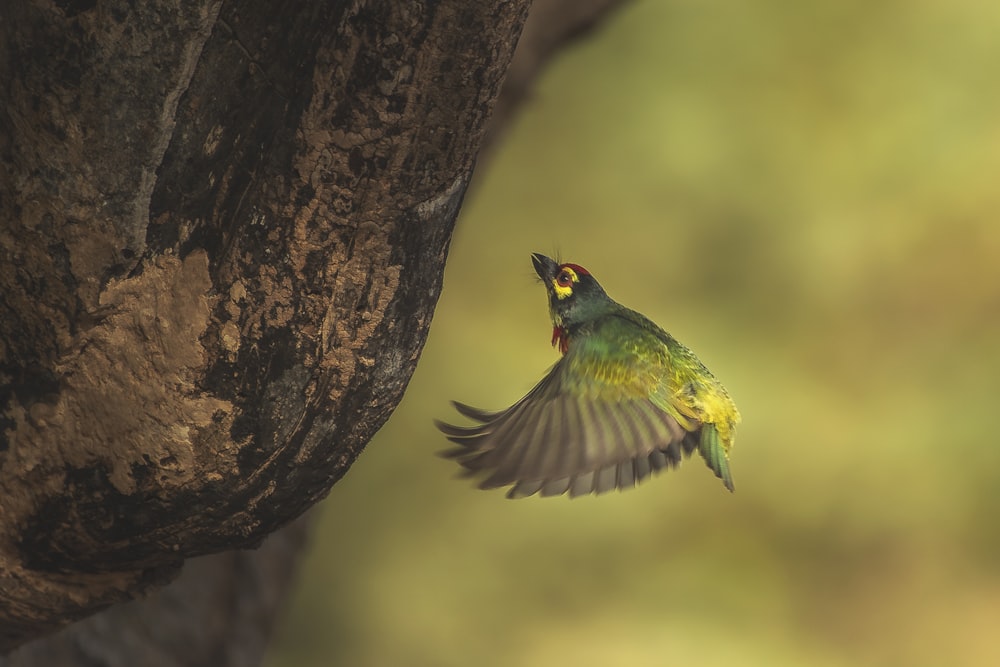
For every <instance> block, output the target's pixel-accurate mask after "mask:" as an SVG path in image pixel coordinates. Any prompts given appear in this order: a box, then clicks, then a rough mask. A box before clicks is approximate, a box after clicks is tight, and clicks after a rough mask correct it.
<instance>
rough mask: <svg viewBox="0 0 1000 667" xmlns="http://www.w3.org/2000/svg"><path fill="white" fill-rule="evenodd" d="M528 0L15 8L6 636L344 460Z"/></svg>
mask: <svg viewBox="0 0 1000 667" xmlns="http://www.w3.org/2000/svg"><path fill="white" fill-rule="evenodd" d="M526 9H527V6H526V1H524V0H522V1H521V2H499V1H495V0H494V1H487V0H480V1H478V2H469V1H467V0H451V1H441V2H428V3H397V2H389V1H384V2H369V3H363V2H303V3H297V4H293V5H289V4H286V3H274V2H269V1H264V0H244V1H241V2H227V3H219V2H207V1H205V0H160V1H159V2H155V1H154V2H148V3H145V2H144V3H130V2H127V1H125V0H110V1H108V2H71V3H54V2H48V1H45V0H12V1H11V2H9V3H5V4H4V6H3V9H2V10H0V11H2V12H3V20H2V23H0V30H2V35H0V41H2V43H3V44H4V47H5V48H4V52H3V59H2V62H0V77H2V79H3V81H4V82H5V89H6V90H8V91H10V94H9V95H8V96H7V97H6V98H5V99H4V100H3V108H2V110H0V113H2V114H3V127H4V129H5V130H6V131H5V132H4V133H3V137H2V139H0V141H2V144H0V162H2V164H3V165H4V169H3V173H2V174H0V179H2V180H0V193H2V198H0V216H2V218H0V219H2V220H3V227H2V231H0V234H2V236H0V252H2V253H3V255H2V256H3V258H4V261H3V264H4V266H5V267H6V270H5V271H4V272H3V274H2V276H0V294H2V305H0V308H2V314H0V341H2V345H3V348H2V362H0V363H2V371H3V374H4V377H3V383H4V386H5V394H4V396H3V406H2V415H3V420H4V423H3V430H2V441H0V498H3V513H2V515H0V646H3V647H7V648H9V647H11V646H14V645H16V644H17V643H19V642H21V641H23V640H24V639H26V638H30V637H32V636H35V635H37V634H38V633H39V632H42V631H44V630H46V629H49V628H52V627H53V626H54V625H57V624H59V623H63V622H65V621H67V620H69V619H71V618H75V617H80V616H83V615H86V614H89V613H92V612H93V611H94V610H96V609H99V608H101V607H103V606H106V605H108V604H111V603H113V602H118V601H121V600H123V599H127V598H129V597H132V596H134V595H135V594H137V593H140V592H142V591H143V590H145V589H146V588H148V587H149V586H151V585H155V584H160V583H163V582H164V581H166V580H168V579H169V578H171V577H172V576H173V575H174V574H175V573H176V571H177V568H178V567H179V565H180V563H181V562H183V560H184V559H186V558H190V557H193V556H198V555H201V554H206V553H211V552H215V551H219V550H223V549H231V548H234V547H246V546H253V545H256V544H258V543H259V542H260V540H261V539H263V537H264V536H266V535H267V534H269V533H271V532H273V531H274V530H275V529H277V528H278V527H280V526H282V525H283V524H285V523H287V522H289V521H290V520H292V519H294V518H295V517H297V516H298V515H299V514H301V513H302V512H303V511H304V510H305V509H306V508H308V507H309V506H310V505H312V504H313V503H315V502H316V501H317V500H318V499H319V498H320V497H322V496H323V495H325V494H326V493H327V491H328V490H329V488H330V486H331V485H332V484H333V483H334V481H336V480H337V479H338V478H339V477H340V476H341V475H343V473H344V472H345V471H346V469H347V467H348V466H349V465H350V463H351V462H352V461H353V460H354V458H355V457H356V456H357V454H358V452H359V451H360V449H361V447H362V446H363V445H364V444H365V443H366V442H367V441H368V439H369V438H370V437H371V435H372V434H373V433H374V432H375V431H376V430H377V429H378V427H379V426H380V425H381V424H382V423H383V422H384V421H385V419H386V418H387V417H388V415H389V413H390V411H391V410H392V408H393V407H395V405H396V403H397V402H398V401H399V398H400V396H401V394H402V391H403V388H404V387H405V385H406V382H407V380H408V379H409V377H410V374H411V372H412V369H413V366H414V364H415V362H416V359H417V356H418V354H419V351H420V347H421V345H422V343H423V340H424V337H425V335H426V330H427V326H428V323H429V320H430V315H431V311H432V309H433V306H434V303H435V301H436V299H437V295H438V292H439V289H440V283H441V269H442V265H443V261H444V256H445V252H446V248H447V242H448V239H449V236H450V233H451V229H452V225H453V222H454V219H455V215H456V214H457V211H458V208H459V204H460V202H461V199H462V196H463V194H464V192H465V188H466V185H467V183H468V181H469V177H470V174H471V171H472V165H473V163H474V159H475V155H476V152H477V150H478V147H479V144H480V141H481V138H482V134H483V130H484V125H485V121H486V119H487V118H488V116H489V113H490V110H491V108H492V105H493V101H494V99H495V98H496V95H497V93H498V91H499V87H500V82H501V80H502V77H503V74H504V72H505V71H506V67H507V64H508V62H509V60H510V57H511V54H512V50H513V44H514V43H515V41H516V39H517V36H518V34H519V32H520V28H521V24H522V21H523V18H524V14H525V12H526Z"/></svg>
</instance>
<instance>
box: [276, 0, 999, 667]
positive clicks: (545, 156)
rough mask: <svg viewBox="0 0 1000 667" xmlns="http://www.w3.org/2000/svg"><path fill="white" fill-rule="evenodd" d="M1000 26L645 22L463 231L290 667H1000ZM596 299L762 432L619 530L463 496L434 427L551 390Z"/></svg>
mask: <svg viewBox="0 0 1000 667" xmlns="http://www.w3.org/2000/svg"><path fill="white" fill-rule="evenodd" d="M998 211H1000V5H997V4H995V3H988V2H973V1H971V0H968V1H962V0H959V1H953V2H941V1H924V2H920V1H905V2H904V1H902V0H900V1H896V2H891V1H890V2H874V3H873V2H859V1H856V0H855V1H843V0H841V1H835V0H826V1H821V2H811V3H802V2H793V1H791V0H771V1H758V2H753V3H729V2H720V1H714V2H713V1H704V0H702V1H695V0H671V1H653V0H645V1H640V2H636V3H634V4H633V5H631V6H629V7H628V8H627V9H626V10H625V11H623V12H622V13H620V14H618V15H617V16H615V17H614V18H613V19H612V20H611V21H610V22H609V24H608V25H607V26H606V27H605V28H604V29H603V30H601V31H600V32H598V33H597V34H596V35H594V36H593V37H592V38H590V39H588V40H586V41H585V42H584V43H583V44H582V45H581V46H580V47H578V48H576V49H574V50H572V51H571V52H569V53H567V54H565V56H564V57H563V58H561V59H560V60H559V61H558V62H557V63H556V64H555V65H554V66H553V67H552V69H551V70H550V71H549V72H548V74H547V76H545V78H544V79H543V81H542V82H541V83H540V85H539V87H538V91H537V95H536V97H535V98H534V99H533V100H532V101H531V102H530V103H529V105H528V106H527V107H526V108H525V110H524V113H523V115H522V116H521V117H520V120H519V122H518V123H516V125H515V127H514V128H513V131H512V132H511V133H510V135H509V136H508V137H507V140H506V141H505V142H504V144H503V146H502V149H501V151H500V153H499V154H497V156H496V159H495V160H494V161H493V162H492V163H491V164H489V165H488V169H487V170H486V171H484V172H483V173H480V174H479V184H478V188H477V189H476V190H475V192H474V193H472V195H471V196H470V198H469V199H467V201H466V205H465V209H464V211H463V213H462V217H461V220H460V222H459V226H458V229H457V231H456V234H455V238H454V243H453V245H452V250H451V255H450V258H449V263H448V268H447V273H446V280H445V290H444V293H443V295H442V298H441V301H440V305H439V307H438V309H437V314H436V315H435V318H434V324H433V327H432V330H431V334H430V338H429V340H428V343H427V347H426V349H425V351H424V354H423V358H422V360H421V362H420V365H419V368H418V369H417V372H416V374H415V375H414V377H413V381H412V383H411V384H410V387H409V390H408V392H407V394H406V397H405V399H404V400H403V402H402V404H401V405H400V407H399V409H398V410H397V411H396V413H395V414H394V415H393V417H392V419H391V420H390V421H389V423H388V424H387V425H386V426H385V428H384V429H382V431H381V432H380V433H379V434H378V436H377V437H376V438H375V440H374V441H372V443H371V444H370V445H369V447H368V449H367V450H366V451H365V453H364V454H363V455H362V456H361V458H360V459H359V460H358V462H357V463H356V465H355V466H354V467H353V468H352V470H351V472H350V474H349V475H348V476H347V477H346V478H345V479H344V480H343V481H342V482H341V483H339V484H338V485H336V486H335V487H334V489H333V491H332V493H331V494H330V497H329V499H328V500H327V501H325V503H324V504H323V506H322V508H321V516H320V526H319V529H318V530H317V532H316V533H315V536H314V546H313V548H312V550H311V551H310V552H309V555H308V557H307V560H306V562H305V565H304V568H303V570H302V572H301V580H300V584H299V587H298V590H297V592H296V593H295V594H294V596H293V599H292V601H291V608H290V610H289V613H288V615H287V617H286V618H285V619H284V622H283V624H282V626H281V627H280V629H279V631H278V634H277V637H276V639H275V643H274V645H273V648H272V650H271V653H270V656H269V658H268V660H267V665H268V667H291V666H295V667H312V666H320V665H323V666H327V665H351V666H361V667H369V666H370V667H382V666H389V667H395V666H403V667H406V666H415V667H421V666H427V667H432V666H433V667H438V666H444V667H451V666H454V667H465V666H468V665H477V666H486V667H488V666H492V665H505V666H509V665H516V666H521V665H527V666H534V665H574V666H576V667H587V666H590V665H594V666H598V665H599V666H602V667H606V666H607V665H635V666H646V665H648V666H659V665H670V664H688V665H699V666H701V665H708V666H714V665H718V666H741V667H742V666H747V665H762V666H764V665H766V666H768V667H773V666H782V665H790V666H791V665H794V666H802V665H809V666H810V667H813V666H817V667H826V666H848V665H850V666H852V667H854V666H868V665H880V666H881V665H899V666H900V667H920V666H924V665H926V666H928V667H932V666H933V667H941V666H942V665H949V666H954V665H982V666H984V667H985V666H992V665H998V664H1000V642H998V639H997V637H998V634H997V633H998V632H1000V528H998V519H1000V517H998V513H1000V491H998V489H1000V448H998V443H997V433H998V429H997V414H998V406H997V401H998V397H1000V339H998V334H1000V222H998V219H997V218H998V213H997V212H998ZM532 251H542V252H546V253H549V254H555V253H559V254H560V255H561V257H562V258H563V259H564V260H565V261H574V262H577V263H580V264H582V265H584V266H586V267H587V268H589V269H590V270H591V271H592V272H593V273H594V274H595V275H596V276H597V277H598V279H599V280H600V281H601V282H602V284H603V285H604V286H605V287H606V288H607V290H608V291H609V293H610V294H611V295H612V296H614V297H615V298H617V299H618V300H620V301H622V302H624V303H625V304H626V305H628V306H631V307H633V308H635V309H637V310H639V311H641V312H643V313H645V314H646V315H648V316H650V317H651V318H652V319H654V320H655V321H657V322H658V323H660V324H661V325H662V326H663V327H664V328H666V329H667V330H668V331H670V332H672V333H673V334H674V335H675V336H676V337H678V338H679V339H680V340H682V341H683V342H685V343H686V344H688V345H689V346H690V347H692V348H693V349H694V350H695V351H696V352H697V353H698V354H699V355H700V357H701V358H702V360H703V361H704V362H705V363H706V364H707V365H708V366H709V368H711V369H712V370H713V371H714V373H715V374H716V375H717V376H718V377H719V378H720V379H721V380H722V381H723V382H724V383H725V384H726V386H727V387H728V388H729V390H730V392H731V393H732V395H733V397H734V398H735V399H736V401H737V403H738V405H739V407H740V409H741V411H742V413H743V418H744V421H743V426H742V427H741V429H740V432H739V437H738V438H737V443H736V447H735V449H734V452H733V458H732V469H733V474H734V477H735V481H736V493H735V495H730V494H728V493H726V492H725V491H724V489H723V488H722V486H721V484H719V482H718V480H716V479H715V478H714V477H713V476H712V474H711V473H710V472H709V470H708V469H707V468H705V466H704V465H703V464H702V463H701V461H700V460H697V459H696V460H690V461H688V462H687V463H686V464H685V465H684V466H682V467H681V469H680V470H675V471H671V472H668V473H665V474H663V475H660V476H659V477H658V478H656V479H654V480H653V481H649V482H646V483H645V484H644V485H642V486H641V487H639V488H637V489H635V490H633V491H630V492H628V493H624V494H611V495H608V496H602V497H600V498H593V497H588V498H582V499H577V500H574V501H569V500H567V499H565V498H554V499H537V498H532V499H528V500H521V501H517V502H512V501H508V500H505V499H504V496H503V493H502V492H500V491H495V492H489V493H487V492H481V491H477V490H475V489H474V488H473V486H472V485H471V483H469V482H465V481H456V480H455V479H454V476H455V473H456V467H455V466H454V464H453V463H451V462H449V461H444V460H441V459H438V458H436V457H435V456H434V453H435V452H436V451H438V450H440V449H442V448H443V447H444V445H445V441H444V440H443V438H442V437H440V435H439V434H438V433H437V432H436V431H435V430H434V428H433V426H432V424H431V419H432V418H433V417H439V418H440V417H454V416H455V415H454V414H453V413H452V412H451V410H450V407H449V405H448V403H447V401H448V400H449V399H452V398H455V399H460V400H462V401H464V402H468V403H471V404H473V405H478V406H482V407H486V408H501V407H504V406H507V405H509V404H510V403H512V402H513V401H514V400H516V399H517V398H519V397H520V396H521V395H522V394H523V393H524V392H526V391H527V390H528V389H529V388H530V387H531V386H532V385H533V384H534V382H535V381H536V380H537V379H539V378H540V377H541V375H542V374H543V372H544V371H545V370H546V369H547V368H548V367H549V365H550V364H552V363H553V362H554V361H555V360H556V356H557V355H556V352H555V351H554V350H552V348H550V347H549V334H550V331H551V329H550V325H549V323H548V314H547V312H546V305H545V296H544V292H543V290H542V288H541V286H540V285H539V284H538V283H537V281H536V279H535V277H534V274H533V272H532V269H531V263H530V261H529V253H531V252H532Z"/></svg>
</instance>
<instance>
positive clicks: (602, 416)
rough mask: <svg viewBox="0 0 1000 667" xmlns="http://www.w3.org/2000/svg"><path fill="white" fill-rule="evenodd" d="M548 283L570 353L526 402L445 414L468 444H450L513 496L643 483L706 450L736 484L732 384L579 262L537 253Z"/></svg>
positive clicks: (729, 484)
mask: <svg viewBox="0 0 1000 667" xmlns="http://www.w3.org/2000/svg"><path fill="white" fill-rule="evenodd" d="M531 261H532V263H533V264H534V267H535V271H536V272H537V273H538V276H539V278H541V281H542V283H543V284H544V285H545V289H546V291H547V292H548V299H549V312H550V314H551V316H552V344H553V346H555V347H557V348H558V350H559V352H560V353H561V354H562V356H561V358H560V359H559V361H558V362H556V364H555V365H554V366H553V367H552V368H551V369H550V370H549V372H548V373H547V374H546V375H545V377H544V378H542V380H541V381H540V382H539V383H538V384H537V385H535V387H534V388H533V389H532V390H531V391H530V392H528V394H527V395H526V396H525V397H524V398H522V399H521V400H519V401H518V402H517V403H515V404H514V405H512V406H511V407H509V408H507V409H506V410H501V411H499V412H487V411H485V410H480V409H478V408H474V407H471V406H468V405H465V404H462V403H458V402H454V406H455V408H456V409H457V410H458V412H459V413H460V414H462V415H463V416H465V417H467V418H468V419H470V420H472V421H473V422H476V424H475V425H473V426H453V425H451V424H446V423H444V422H441V421H435V424H436V425H437V427H438V429H440V430H441V431H442V432H443V433H444V434H445V436H447V438H448V440H450V441H451V442H453V443H455V445H457V446H456V447H454V448H451V449H449V450H447V451H445V452H443V453H442V455H443V456H445V457H446V458H450V459H454V460H455V461H457V462H458V463H459V464H460V465H461V466H462V467H463V468H464V469H465V470H466V472H467V474H468V475H470V476H478V477H482V478H483V479H482V481H481V482H480V484H479V486H480V488H483V489H489V488H498V487H510V489H509V491H508V493H507V497H508V498H521V497H525V496H530V495H533V494H536V493H538V494H540V495H542V496H557V495H562V494H565V493H569V495H570V496H571V497H574V496H580V495H585V494H589V493H595V494H600V493H605V492H607V491H610V490H612V489H627V488H631V487H632V486H634V485H635V484H637V483H638V482H641V481H643V480H644V479H646V478H647V477H649V476H650V475H651V474H653V473H656V472H658V471H660V470H662V469H664V468H667V467H675V466H677V465H678V464H679V463H680V461H681V459H682V458H683V457H685V456H690V455H691V453H692V452H694V451H696V450H697V452H698V453H699V454H700V455H701V457H702V458H703V459H704V460H705V464H706V465H707V466H708V467H709V468H710V469H711V470H712V471H713V472H714V473H715V475H716V476H717V477H719V479H721V480H722V483H723V484H724V485H725V487H726V488H727V489H729V490H730V491H732V490H733V478H732V475H731V474H730V471H729V451H730V449H731V448H732V446H733V440H734V438H735V435H736V425H737V424H738V423H739V421H740V414H739V411H738V410H737V409H736V405H735V404H734V403H733V400H732V399H731V398H730V397H729V393H728V392H727V391H726V389H725V387H723V386H722V383H720V382H719V381H718V380H717V379H715V376H713V375H712V373H710V372H709V370H708V369H707V368H706V367H705V365H704V364H702V363H701V361H700V360H699V359H698V357H697V356H695V354H694V353H693V352H692V351H691V350H689V349H688V348H687V347H685V346H684V345H682V344H681V343H679V342H678V341H677V340H676V339H675V338H674V337H673V336H671V335H670V334H668V333H667V332H666V331H664V330H663V329H661V328H660V327H659V326H657V325H656V324H655V323H653V322H652V321H651V320H649V319H648V318H646V317H645V316H643V315H641V314H639V313H637V312H636V311H634V310H630V309H629V308H626V307H625V306H622V305H621V304H619V303H618V302H616V301H614V300H613V299H612V298H611V297H609V296H608V295H607V293H606V292H605V291H604V288H602V287H601V285H600V284H599V283H598V282H597V280H596V279H595V278H594V276H593V275H591V273H590V272H589V271H587V270H586V269H584V268H583V267H582V266H580V265H578V264H569V263H567V264H560V263H558V262H556V261H555V260H553V259H551V258H549V257H546V256H545V255H542V254H540V253H534V254H533V255H532V256H531Z"/></svg>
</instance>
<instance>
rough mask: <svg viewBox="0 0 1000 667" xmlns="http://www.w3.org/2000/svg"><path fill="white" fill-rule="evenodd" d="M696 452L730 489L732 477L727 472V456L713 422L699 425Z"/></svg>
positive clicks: (731, 487) (731, 488)
mask: <svg viewBox="0 0 1000 667" xmlns="http://www.w3.org/2000/svg"><path fill="white" fill-rule="evenodd" d="M698 452H699V453H700V454H701V457H702V458H703V459H705V465H707V466H708V467H709V468H711V469H712V472H714V473H715V476H716V477H718V478H719V479H721V480H722V483H723V484H725V485H726V488H727V489H729V490H730V491H732V490H733V477H732V475H730V474H729V456H728V454H727V453H726V448H725V446H724V445H723V443H722V438H721V437H720V436H719V431H718V429H717V428H716V427H715V424H705V425H704V426H702V427H701V440H700V441H699V443H698Z"/></svg>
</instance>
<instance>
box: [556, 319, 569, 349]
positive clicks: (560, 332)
mask: <svg viewBox="0 0 1000 667" xmlns="http://www.w3.org/2000/svg"><path fill="white" fill-rule="evenodd" d="M552 347H558V348H559V351H560V352H562V353H563V354H566V353H567V352H569V332H568V331H566V329H564V328H563V327H558V326H557V327H552Z"/></svg>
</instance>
